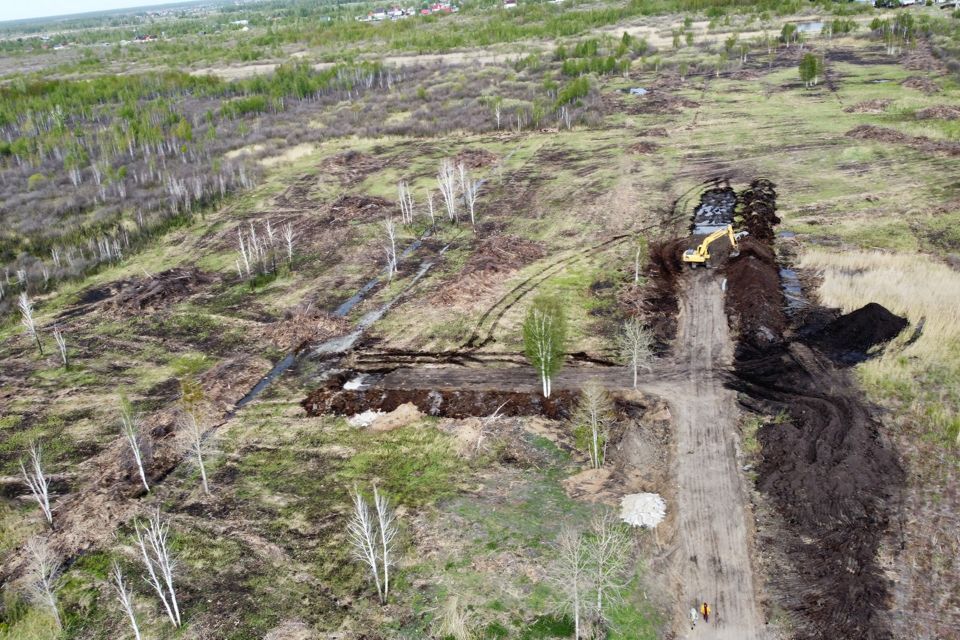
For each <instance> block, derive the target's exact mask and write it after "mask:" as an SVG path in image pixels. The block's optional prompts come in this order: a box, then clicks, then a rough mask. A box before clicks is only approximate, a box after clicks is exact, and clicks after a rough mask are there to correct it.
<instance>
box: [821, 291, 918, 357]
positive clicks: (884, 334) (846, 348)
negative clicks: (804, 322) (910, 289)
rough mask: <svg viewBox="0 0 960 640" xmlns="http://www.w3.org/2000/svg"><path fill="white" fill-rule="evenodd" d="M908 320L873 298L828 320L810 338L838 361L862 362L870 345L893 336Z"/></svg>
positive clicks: (876, 344)
mask: <svg viewBox="0 0 960 640" xmlns="http://www.w3.org/2000/svg"><path fill="white" fill-rule="evenodd" d="M908 324H909V322H907V319H906V318H901V317H900V316H898V315H895V314H893V313H891V312H890V311H889V310H887V309H886V308H885V307H883V306H882V305H879V304H877V303H876V302H871V303H869V304H867V305H866V306H864V307H861V308H860V309H857V310H856V311H852V312H850V313H848V314H846V315H842V316H840V317H839V318H837V319H835V320H833V321H832V322H830V323H828V324H827V325H826V326H824V327H823V328H822V329H820V330H819V331H817V332H815V333H814V334H812V335H811V336H809V337H808V338H807V342H808V343H809V344H811V345H814V346H816V347H818V348H819V349H820V350H822V351H823V352H825V353H827V354H828V355H830V356H831V357H832V358H833V359H834V360H836V361H838V362H845V363H853V362H860V361H862V360H863V359H865V358H866V357H867V352H868V351H870V349H872V348H873V347H875V346H878V345H882V344H884V343H887V342H889V341H891V340H893V339H894V338H896V337H897V336H898V335H900V332H901V331H903V330H904V329H906V328H907V325H908Z"/></svg>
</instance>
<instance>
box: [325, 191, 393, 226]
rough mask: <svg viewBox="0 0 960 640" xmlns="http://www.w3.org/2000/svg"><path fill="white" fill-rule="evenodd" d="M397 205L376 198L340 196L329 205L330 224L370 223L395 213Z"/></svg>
mask: <svg viewBox="0 0 960 640" xmlns="http://www.w3.org/2000/svg"><path fill="white" fill-rule="evenodd" d="M396 211H397V205H396V203H394V202H390V201H389V200H387V199H386V198H380V197H377V196H362V195H342V196H340V197H339V198H337V199H336V200H335V201H334V202H333V203H332V204H331V205H330V215H331V218H332V219H331V222H333V223H337V222H348V221H357V222H370V221H372V220H378V219H381V218H384V217H386V216H388V215H390V214H393V213H396Z"/></svg>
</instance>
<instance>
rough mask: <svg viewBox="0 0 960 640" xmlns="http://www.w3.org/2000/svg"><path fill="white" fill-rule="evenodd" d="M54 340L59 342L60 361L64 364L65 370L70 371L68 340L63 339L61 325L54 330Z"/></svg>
mask: <svg viewBox="0 0 960 640" xmlns="http://www.w3.org/2000/svg"><path fill="white" fill-rule="evenodd" d="M53 339H54V340H55V341H56V342H57V349H58V350H59V351H60V361H61V362H62V363H63V368H64V369H69V368H70V361H69V360H68V358H67V339H66V338H65V337H63V331H61V330H60V325H57V326H55V327H54V328H53Z"/></svg>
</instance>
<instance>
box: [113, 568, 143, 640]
mask: <svg viewBox="0 0 960 640" xmlns="http://www.w3.org/2000/svg"><path fill="white" fill-rule="evenodd" d="M110 579H111V582H112V584H113V589H114V591H116V594H117V601H118V602H119V603H120V607H121V608H122V609H123V612H124V613H125V614H127V620H128V621H129V622H130V630H131V631H133V637H134V638H135V639H136V640H141V636H140V626H139V625H138V624H137V616H136V615H135V614H134V610H133V591H132V590H131V589H130V588H129V587H128V586H127V584H126V582H125V581H124V579H123V571H122V570H121V569H120V565H119V564H118V563H117V562H116V561H114V562H113V566H112V567H111V569H110Z"/></svg>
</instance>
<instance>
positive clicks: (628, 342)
mask: <svg viewBox="0 0 960 640" xmlns="http://www.w3.org/2000/svg"><path fill="white" fill-rule="evenodd" d="M619 342H620V357H621V359H622V360H623V362H624V363H626V364H627V366H629V367H630V368H631V369H632V370H633V388H634V389H636V388H637V370H638V369H641V368H642V369H646V370H648V371H649V370H650V363H651V362H652V360H653V335H652V334H651V333H650V332H649V331H648V330H647V329H646V328H645V327H644V326H643V323H642V322H640V321H639V320H637V319H636V318H630V319H629V320H627V321H626V322H624V323H623V330H622V331H621V332H620V336H619Z"/></svg>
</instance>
